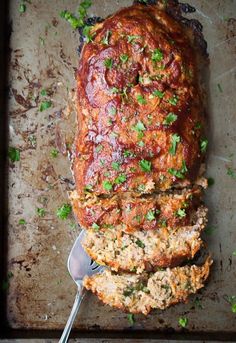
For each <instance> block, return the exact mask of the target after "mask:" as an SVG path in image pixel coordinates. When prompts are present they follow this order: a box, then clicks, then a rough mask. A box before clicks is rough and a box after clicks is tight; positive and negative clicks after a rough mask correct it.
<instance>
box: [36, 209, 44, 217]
mask: <svg viewBox="0 0 236 343" xmlns="http://www.w3.org/2000/svg"><path fill="white" fill-rule="evenodd" d="M36 213H37V215H38V216H39V217H45V215H46V211H45V209H44V208H37V210H36Z"/></svg>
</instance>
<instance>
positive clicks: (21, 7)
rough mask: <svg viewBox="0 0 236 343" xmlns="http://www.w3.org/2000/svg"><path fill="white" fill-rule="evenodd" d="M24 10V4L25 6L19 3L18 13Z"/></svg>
mask: <svg viewBox="0 0 236 343" xmlns="http://www.w3.org/2000/svg"><path fill="white" fill-rule="evenodd" d="M25 11H26V6H25V4H20V6H19V12H20V13H25Z"/></svg>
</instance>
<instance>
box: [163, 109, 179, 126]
mask: <svg viewBox="0 0 236 343" xmlns="http://www.w3.org/2000/svg"><path fill="white" fill-rule="evenodd" d="M177 118H178V117H177V115H176V114H175V113H173V112H170V113H169V114H168V115H167V116H166V118H165V120H164V121H163V124H164V125H170V124H172V123H174V122H175V121H176V120H177Z"/></svg>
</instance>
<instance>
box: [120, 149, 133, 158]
mask: <svg viewBox="0 0 236 343" xmlns="http://www.w3.org/2000/svg"><path fill="white" fill-rule="evenodd" d="M123 155H124V157H135V156H136V155H135V154H134V153H133V152H132V151H130V150H125V151H124V152H123Z"/></svg>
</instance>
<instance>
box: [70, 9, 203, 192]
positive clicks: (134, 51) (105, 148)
mask: <svg viewBox="0 0 236 343" xmlns="http://www.w3.org/2000/svg"><path fill="white" fill-rule="evenodd" d="M190 31H191V30H189V31H188V30H187V29H186V27H184V26H183V25H181V24H180V23H178V22H177V21H176V20H174V19H173V18H172V17H171V16H169V15H168V14H167V13H166V12H165V10H164V9H163V8H161V7H159V6H158V5H156V6H146V7H145V6H142V5H134V6H131V7H128V8H124V9H122V10H120V11H118V12H117V13H115V14H114V15H112V16H110V17H108V18H107V19H106V20H105V21H104V22H102V23H99V24H96V25H95V26H94V27H92V28H91V30H90V32H89V35H88V41H87V43H86V44H85V45H84V47H83V50H82V53H81V58H80V64H79V68H78V73H77V86H78V88H77V89H78V103H77V108H78V124H79V125H78V126H79V129H78V133H77V136H76V139H75V158H74V163H73V171H74V176H75V181H76V189H77V192H78V194H79V196H83V195H84V194H85V192H87V191H90V192H91V193H92V194H93V195H94V194H96V195H101V194H112V193H119V192H126V191H134V192H137V193H139V192H140V189H142V192H143V193H151V192H153V191H155V190H166V189H170V188H173V187H174V186H177V185H178V186H179V187H185V186H186V185H190V184H191V183H192V182H193V181H195V180H196V178H197V177H198V175H199V168H200V166H201V163H202V161H203V159H204V155H205V150H206V144H207V143H206V141H204V139H205V137H204V120H205V112H204V101H203V96H202V92H201V90H200V86H199V77H198V74H199V73H198V67H197V55H198V53H197V52H196V50H195V48H194V44H193V40H192V37H191V34H190Z"/></svg>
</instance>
